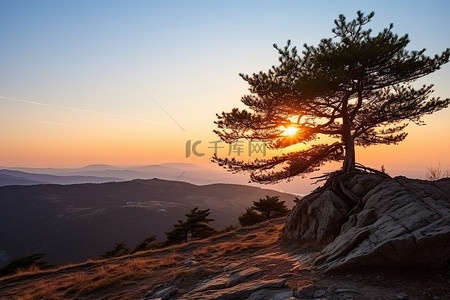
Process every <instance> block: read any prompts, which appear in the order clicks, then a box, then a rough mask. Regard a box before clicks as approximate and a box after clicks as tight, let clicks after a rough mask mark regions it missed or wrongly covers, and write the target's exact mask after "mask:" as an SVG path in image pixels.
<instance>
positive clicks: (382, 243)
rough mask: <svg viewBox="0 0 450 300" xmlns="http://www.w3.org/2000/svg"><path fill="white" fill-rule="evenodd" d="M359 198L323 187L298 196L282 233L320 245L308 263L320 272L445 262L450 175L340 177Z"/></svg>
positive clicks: (449, 246) (449, 257) (449, 245)
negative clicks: (436, 178) (430, 178)
mask: <svg viewBox="0 0 450 300" xmlns="http://www.w3.org/2000/svg"><path fill="white" fill-rule="evenodd" d="M343 184H344V186H345V188H346V189H348V190H349V191H351V192H352V193H353V194H354V195H356V196H357V197H358V198H360V199H361V200H360V205H359V206H358V209H357V210H351V208H353V207H354V206H355V205H354V203H352V200H349V199H346V198H345V197H343V196H339V195H338V194H337V193H336V192H334V191H333V190H332V189H331V188H324V189H319V190H317V191H315V192H314V193H312V194H310V195H308V196H306V197H304V198H303V199H302V200H301V201H299V202H298V203H297V205H296V206H295V207H294V209H293V210H292V212H291V213H290V215H289V216H288V218H287V220H286V225H285V227H284V228H283V231H282V235H283V237H284V238H285V239H287V240H295V241H298V242H300V243H302V244H304V245H307V246H310V245H315V246H320V247H321V252H320V253H319V255H318V256H317V257H316V258H315V260H314V261H312V262H311V263H312V265H313V266H314V267H316V268H319V269H322V270H340V269H346V268H352V267H360V266H394V267H407V268H433V269H434V268H441V267H445V266H448V264H449V261H450V179H449V178H447V179H441V180H439V181H434V182H429V181H423V180H413V179H408V178H405V177H395V178H385V177H383V176H379V175H376V174H356V175H351V176H348V178H346V179H344V180H343Z"/></svg>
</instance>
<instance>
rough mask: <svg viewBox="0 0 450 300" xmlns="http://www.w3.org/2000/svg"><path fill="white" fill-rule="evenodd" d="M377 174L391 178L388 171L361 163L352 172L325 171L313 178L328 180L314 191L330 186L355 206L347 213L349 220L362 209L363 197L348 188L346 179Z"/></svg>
mask: <svg viewBox="0 0 450 300" xmlns="http://www.w3.org/2000/svg"><path fill="white" fill-rule="evenodd" d="M365 173H366V174H367V173H369V174H377V175H380V176H383V177H386V178H391V177H390V176H389V175H387V174H386V173H383V172H381V171H378V170H375V169H372V168H369V167H366V166H363V165H361V164H356V165H355V170H354V171H351V172H343V171H342V170H338V171H334V172H330V173H325V174H324V175H322V176H318V177H313V178H312V179H317V181H316V182H315V184H316V183H318V182H320V181H326V182H325V184H324V185H323V186H321V187H319V188H317V189H316V190H314V192H318V191H322V190H324V189H327V188H330V189H331V190H332V191H333V192H335V193H336V195H338V196H339V197H340V198H342V199H343V200H344V201H345V202H346V203H347V204H349V205H350V206H353V207H352V209H351V210H350V211H349V212H348V213H347V214H346V215H345V217H344V220H347V219H348V218H349V217H350V216H351V215H353V214H355V213H358V212H359V211H361V209H362V197H359V196H357V195H355V194H354V193H353V192H352V191H350V190H349V189H347V188H346V187H345V185H344V179H346V178H348V177H350V176H352V175H355V174H365Z"/></svg>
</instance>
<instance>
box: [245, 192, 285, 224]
mask: <svg viewBox="0 0 450 300" xmlns="http://www.w3.org/2000/svg"><path fill="white" fill-rule="evenodd" d="M252 209H254V210H256V211H259V212H260V213H261V215H262V216H263V218H264V219H265V220H270V219H273V218H279V217H284V216H286V215H287V214H288V213H289V209H288V208H287V207H286V205H284V201H280V197H278V196H273V197H270V196H268V195H266V198H262V199H259V201H253V206H252Z"/></svg>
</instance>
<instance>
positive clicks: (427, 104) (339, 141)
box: [213, 11, 450, 183]
mask: <svg viewBox="0 0 450 300" xmlns="http://www.w3.org/2000/svg"><path fill="white" fill-rule="evenodd" d="M373 16H374V13H373V12H372V13H370V14H368V15H364V14H363V13H361V12H360V11H358V13H357V17H356V18H355V19H354V20H351V21H347V19H346V18H345V17H344V16H343V15H340V16H339V18H338V19H337V20H335V22H334V23H335V25H336V26H335V28H333V29H332V32H333V33H334V37H332V38H324V39H322V40H321V41H320V43H319V44H318V45H317V46H310V45H307V44H305V45H304V46H303V51H301V52H299V51H298V50H297V48H296V47H291V42H290V41H288V42H287V45H286V46H285V47H278V46H277V45H274V47H275V49H276V50H277V51H278V53H279V65H277V66H272V68H271V69H269V71H267V72H259V73H255V74H252V75H251V76H250V75H244V74H240V76H241V77H242V78H243V79H244V80H245V81H246V82H247V83H248V84H249V85H250V94H249V95H245V96H243V97H242V99H241V101H242V103H243V104H245V105H246V106H247V107H248V109H238V108H233V109H232V110H231V112H222V113H221V114H217V117H218V120H217V121H216V122H215V123H216V124H217V127H218V129H217V130H215V133H216V134H218V135H219V137H220V138H221V139H222V140H224V141H225V142H227V143H231V142H233V141H236V140H237V139H249V140H262V141H265V142H266V145H267V147H268V148H269V149H283V148H285V147H288V146H291V145H295V144H302V143H304V144H309V148H306V149H304V150H300V151H296V152H290V153H286V154H282V155H278V156H274V157H272V158H269V159H256V160H253V161H250V162H245V161H238V160H236V159H234V158H233V159H228V158H220V157H217V156H216V155H215V156H214V157H213V161H214V162H216V163H218V164H219V165H221V166H224V167H226V168H228V169H230V170H231V171H234V172H237V171H251V175H250V178H251V180H252V181H255V182H261V183H273V182H278V181H280V180H283V179H290V178H291V177H293V176H296V175H304V174H306V173H309V172H313V171H316V170H318V169H319V167H320V166H321V165H323V163H325V162H327V161H342V160H343V161H344V162H343V166H342V172H343V173H348V172H352V171H354V170H355V145H357V146H364V147H366V146H370V145H376V144H396V143H398V142H401V141H403V140H404V139H405V138H406V136H407V133H406V132H404V129H405V128H406V126H407V125H408V124H409V123H411V122H413V123H416V124H418V125H422V124H424V123H423V121H422V117H423V116H424V115H426V114H432V113H434V112H436V111H439V110H441V109H443V108H446V107H447V106H448V105H449V103H450V99H440V98H434V97H431V94H432V92H433V90H432V88H433V86H432V85H424V86H422V87H420V88H415V87H413V86H412V85H411V83H412V82H413V81H415V80H417V79H418V78H421V77H423V76H425V75H427V74H430V73H432V72H434V71H436V70H438V69H439V68H440V67H441V66H442V65H443V64H445V63H447V62H448V61H449V55H450V49H446V50H445V51H443V52H442V53H441V54H440V55H435V56H434V57H429V56H426V55H425V54H424V53H425V49H422V50H419V51H408V50H406V47H407V46H408V44H409V42H410V40H409V38H408V35H407V34H406V35H403V36H398V35H397V34H395V33H393V32H392V28H393V25H392V24H390V26H389V27H388V28H386V29H384V30H383V31H381V32H379V33H378V34H375V35H373V34H372V30H371V29H366V25H367V23H369V22H370V21H371V19H372V17H373ZM288 128H290V129H292V128H293V129H295V130H293V131H291V132H290V134H288V135H286V134H283V133H284V132H286V130H287V129H288ZM325 136H328V137H329V138H328V139H322V137H325ZM325 141H326V142H325Z"/></svg>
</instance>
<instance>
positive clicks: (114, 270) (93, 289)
mask: <svg viewBox="0 0 450 300" xmlns="http://www.w3.org/2000/svg"><path fill="white" fill-rule="evenodd" d="M183 259H184V257H183V256H182V255H180V254H178V253H170V254H168V255H166V256H164V257H162V258H158V259H152V258H132V259H127V260H121V261H119V260H116V261H114V262H110V263H109V264H102V265H99V266H98V267H96V268H93V269H92V270H90V272H87V271H80V272H67V273H65V272H61V274H60V275H59V276H51V277H49V278H46V279H41V280H39V281H37V282H36V281H35V282H33V284H32V285H30V286H29V288H28V289H27V292H26V293H20V291H18V292H19V293H20V294H21V295H20V296H19V298H20V299H66V298H77V297H78V296H81V297H83V296H87V295H92V294H95V293H97V292H100V291H103V290H106V289H108V288H112V287H113V288H117V287H118V286H124V285H129V284H134V283H136V281H138V280H141V279H144V278H146V277H148V276H151V275H152V272H153V271H154V270H155V269H161V268H167V267H171V266H174V265H176V264H177V263H179V262H180V261H181V260H183ZM31 272H32V270H28V271H24V272H22V274H29V273H31ZM56 273H58V272H56Z"/></svg>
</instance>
